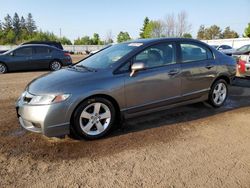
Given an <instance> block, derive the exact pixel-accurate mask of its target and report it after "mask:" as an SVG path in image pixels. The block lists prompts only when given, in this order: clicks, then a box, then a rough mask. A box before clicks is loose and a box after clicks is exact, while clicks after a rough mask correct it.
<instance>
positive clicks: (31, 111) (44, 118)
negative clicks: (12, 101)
mask: <svg viewBox="0 0 250 188" xmlns="http://www.w3.org/2000/svg"><path fill="white" fill-rule="evenodd" d="M16 111H17V116H18V120H19V123H20V125H21V126H22V127H23V128H24V129H26V130H28V131H31V132H35V133H41V134H43V135H45V136H48V137H56V136H63V135H67V134H69V126H70V123H69V120H67V118H66V114H67V106H66V104H65V103H56V104H51V105H28V104H25V103H23V102H22V101H21V100H18V101H17V103H16Z"/></svg>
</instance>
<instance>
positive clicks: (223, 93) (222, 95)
mask: <svg viewBox="0 0 250 188" xmlns="http://www.w3.org/2000/svg"><path fill="white" fill-rule="evenodd" d="M227 96H228V87H227V82H226V81H225V80H222V79H221V80H217V81H216V82H215V83H214V84H213V85H212V88H211V90H210V93H209V99H208V102H209V103H210V104H211V105H212V106H213V107H215V108H218V107H221V106H222V105H223V104H224V103H225V101H226V99H227Z"/></svg>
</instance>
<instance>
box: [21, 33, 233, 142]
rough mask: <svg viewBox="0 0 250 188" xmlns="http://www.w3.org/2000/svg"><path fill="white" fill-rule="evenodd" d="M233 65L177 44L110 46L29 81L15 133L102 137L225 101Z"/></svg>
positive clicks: (206, 49)
mask: <svg viewBox="0 0 250 188" xmlns="http://www.w3.org/2000/svg"><path fill="white" fill-rule="evenodd" d="M235 72H236V62H235V61H234V59H233V58H232V57H229V56H226V55H224V54H222V53H220V52H218V51H217V50H215V49H214V48H212V47H210V46H209V45H207V44H205V43H203V42H200V41H197V40H193V39H183V38H167V39H164V38H161V39H144V40H136V41H132V42H125V43H121V44H116V45H113V46H111V47H109V48H107V49H104V50H102V51H100V52H98V53H96V54H94V55H92V56H89V57H88V58H86V59H84V60H82V61H80V62H79V63H78V64H76V65H74V66H71V67H68V68H66V69H62V70H59V71H56V72H52V73H49V74H47V75H43V76H41V77H40V78H37V79H35V80H34V81H32V82H31V83H30V84H28V86H27V87H26V89H25V91H24V93H23V94H22V95H21V97H20V98H19V99H18V101H17V103H16V109H17V115H18V119H19V122H20V124H21V126H22V127H23V128H25V129H27V130H29V131H33V132H37V133H42V134H44V135H46V136H48V137H52V136H61V135H66V134H73V135H76V136H78V137H82V138H86V139H97V138H101V137H102V136H104V135H106V134H107V133H108V132H109V131H110V130H111V129H112V128H114V127H115V126H116V125H117V124H119V122H120V120H121V119H123V118H125V119H126V118H131V117H135V116H138V115H142V114H147V113H152V112H155V111H159V110H163V109H167V108H171V107H176V106H180V105H186V104H190V103H196V102H200V101H208V102H209V103H210V104H211V105H212V106H214V107H216V108H217V107H220V106H222V105H223V104H224V102H225V101H226V98H227V96H228V85H229V84H230V83H231V79H232V78H233V77H234V76H235Z"/></svg>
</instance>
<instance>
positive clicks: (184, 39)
mask: <svg viewBox="0 0 250 188" xmlns="http://www.w3.org/2000/svg"><path fill="white" fill-rule="evenodd" d="M168 41H169V42H170V41H175V42H177V41H181V42H196V43H201V44H205V45H206V46H208V45H207V44H206V43H204V42H202V41H199V40H196V39H189V38H150V39H137V40H131V41H127V42H124V43H143V44H150V43H157V42H168Z"/></svg>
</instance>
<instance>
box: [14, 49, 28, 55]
mask: <svg viewBox="0 0 250 188" xmlns="http://www.w3.org/2000/svg"><path fill="white" fill-rule="evenodd" d="M14 55H15V56H31V55H32V48H20V49H17V50H15V51H14Z"/></svg>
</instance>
